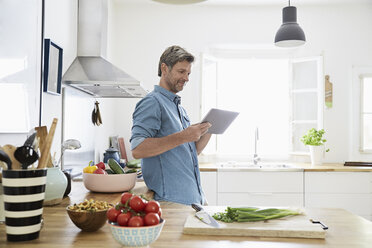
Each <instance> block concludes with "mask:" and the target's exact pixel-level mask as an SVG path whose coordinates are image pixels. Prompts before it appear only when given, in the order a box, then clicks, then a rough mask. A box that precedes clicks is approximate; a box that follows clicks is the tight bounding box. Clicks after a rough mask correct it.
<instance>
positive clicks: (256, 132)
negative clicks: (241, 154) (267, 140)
mask: <svg viewBox="0 0 372 248" xmlns="http://www.w3.org/2000/svg"><path fill="white" fill-rule="evenodd" d="M258 139H259V138H258V127H256V129H255V132H254V155H253V164H254V165H257V163H258V161H260V160H261V158H260V157H258V154H257V140H258Z"/></svg>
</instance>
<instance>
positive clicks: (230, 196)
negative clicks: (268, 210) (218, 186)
mask: <svg viewBox="0 0 372 248" xmlns="http://www.w3.org/2000/svg"><path fill="white" fill-rule="evenodd" d="M218 205H224V206H237V205H241V206H242V205H244V206H246V207H257V206H258V207H259V206H267V207H284V206H293V207H302V206H303V194H301V193H218Z"/></svg>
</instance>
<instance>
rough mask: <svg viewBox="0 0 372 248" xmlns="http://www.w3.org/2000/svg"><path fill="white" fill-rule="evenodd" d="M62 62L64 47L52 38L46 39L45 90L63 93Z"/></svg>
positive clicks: (57, 93)
mask: <svg viewBox="0 0 372 248" xmlns="http://www.w3.org/2000/svg"><path fill="white" fill-rule="evenodd" d="M62 62H63V49H62V48H61V47H60V46H58V45H57V44H56V43H54V42H53V41H51V40H50V39H44V74H43V75H44V84H43V91H44V92H47V93H50V94H55V95H60V94H61V87H62Z"/></svg>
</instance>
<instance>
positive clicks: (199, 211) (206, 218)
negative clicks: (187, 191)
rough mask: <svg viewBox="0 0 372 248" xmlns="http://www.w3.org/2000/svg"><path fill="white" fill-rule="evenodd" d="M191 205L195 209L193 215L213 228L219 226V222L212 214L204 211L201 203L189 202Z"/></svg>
mask: <svg viewBox="0 0 372 248" xmlns="http://www.w3.org/2000/svg"><path fill="white" fill-rule="evenodd" d="M191 207H192V208H193V209H195V210H196V213H195V216H196V217H197V218H198V219H199V220H201V221H203V222H204V223H205V224H208V225H210V226H213V227H215V228H219V227H220V224H219V223H218V222H217V221H216V220H215V219H214V218H213V217H212V216H210V215H209V214H208V213H207V212H205V211H204V209H203V207H202V206H201V205H199V204H194V203H193V204H191Z"/></svg>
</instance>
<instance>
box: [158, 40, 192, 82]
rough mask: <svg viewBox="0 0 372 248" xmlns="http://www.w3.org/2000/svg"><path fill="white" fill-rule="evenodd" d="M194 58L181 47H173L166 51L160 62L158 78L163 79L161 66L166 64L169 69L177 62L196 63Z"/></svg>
mask: <svg viewBox="0 0 372 248" xmlns="http://www.w3.org/2000/svg"><path fill="white" fill-rule="evenodd" d="M194 59H195V58H194V56H193V55H192V54H191V53H189V52H188V51H186V50H185V49H183V48H182V47H180V46H171V47H168V48H167V49H165V51H164V52H163V54H162V55H161V57H160V60H159V68H158V76H159V77H161V64H162V63H164V64H166V65H167V66H168V68H169V69H172V67H173V66H174V65H175V64H176V63H177V62H182V61H185V60H186V61H187V62H189V63H192V62H194Z"/></svg>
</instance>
